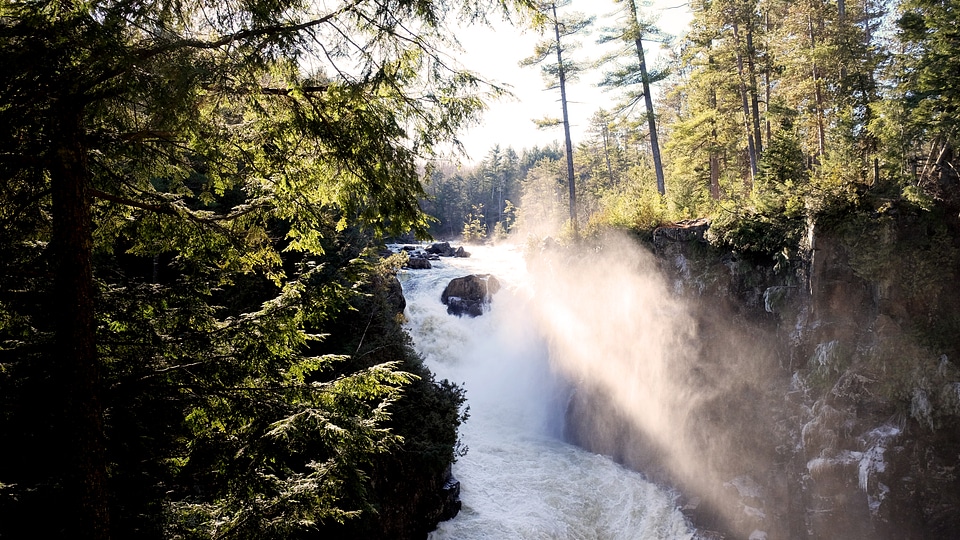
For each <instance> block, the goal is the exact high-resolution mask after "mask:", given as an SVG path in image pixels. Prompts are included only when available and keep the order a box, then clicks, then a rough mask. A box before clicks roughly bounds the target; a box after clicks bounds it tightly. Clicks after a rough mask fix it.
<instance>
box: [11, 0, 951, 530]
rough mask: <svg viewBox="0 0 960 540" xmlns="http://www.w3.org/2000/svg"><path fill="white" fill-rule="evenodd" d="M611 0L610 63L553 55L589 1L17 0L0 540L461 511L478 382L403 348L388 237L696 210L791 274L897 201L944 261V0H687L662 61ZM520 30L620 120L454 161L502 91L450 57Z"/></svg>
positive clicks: (638, 20)
mask: <svg viewBox="0 0 960 540" xmlns="http://www.w3.org/2000/svg"><path fill="white" fill-rule="evenodd" d="M618 5H619V6H621V7H622V8H623V9H624V11H623V13H622V14H621V16H620V18H619V19H618V20H617V26H616V27H615V28H612V29H609V30H605V32H604V37H602V38H601V39H603V40H606V41H607V42H610V43H615V44H621V45H622V47H623V48H622V50H621V51H620V52H619V53H615V54H613V55H611V56H610V57H608V58H605V59H604V61H603V62H602V63H599V64H597V65H593V64H591V63H589V62H587V61H586V59H579V60H580V61H579V62H575V63H574V62H571V59H570V58H569V57H568V58H567V60H566V63H565V61H564V60H563V58H562V56H561V53H562V52H563V51H566V50H568V43H569V41H568V40H584V39H594V38H593V37H587V36H585V35H583V36H580V35H577V32H573V33H570V34H567V33H562V32H561V31H560V29H561V27H562V28H566V29H570V28H577V29H580V28H586V27H587V25H588V23H589V21H588V20H587V19H584V18H578V19H576V20H577V21H579V22H578V23H577V24H571V23H569V21H570V20H572V19H567V18H565V19H561V18H559V17H571V16H572V15H569V14H568V15H561V16H559V17H558V15H557V8H558V7H559V8H561V9H560V11H561V14H562V13H563V12H564V11H565V10H566V9H568V8H570V7H576V4H575V3H574V4H573V5H572V6H563V5H555V4H553V3H546V4H544V3H537V2H532V1H529V0H511V1H508V0H497V1H494V0H489V1H488V0H457V1H431V0H352V1H344V2H320V3H317V2H301V1H298V0H280V1H262V0H245V1H243V2H229V1H224V0H184V1H175V2H157V3H142V2H129V1H125V0H120V1H115V0H104V1H93V2H79V1H71V0H65V1H48V0H30V1H18V0H2V4H0V6H2V7H0V44H2V47H0V64H2V65H3V66H4V67H3V69H2V70H0V123H2V125H3V135H2V136H0V177H2V183H0V249H2V251H3V257H0V441H3V444H2V450H0V536H2V537H9V538H20V537H37V538H40V537H43V538H54V537H62V538H110V537H114V538H130V537H137V538H214V537H216V538H319V537H323V538H338V537H343V538H358V537H364V538H381V537H382V538H408V537H422V536H423V535H424V534H425V533H426V531H428V530H429V529H430V528H431V527H432V526H433V525H434V524H435V523H436V521H437V520H439V519H442V518H443V517H448V516H449V510H450V509H449V508H446V507H445V506H444V505H445V501H444V500H443V495H442V486H443V482H444V479H445V475H446V474H447V472H446V471H447V470H448V467H449V465H450V464H451V462H452V461H453V460H454V458H455V456H456V452H457V451H458V447H457V427H458V425H459V424H460V422H462V421H463V420H464V419H465V417H466V413H465V409H464V407H463V405H464V399H465V398H464V393H463V390H462V389H461V388H459V387H458V386H457V385H455V384H451V383H450V382H448V381H436V380H434V378H433V376H432V375H431V374H430V373H429V371H428V370H427V369H426V368H425V367H424V366H423V365H422V361H421V359H420V358H418V357H417V355H416V353H415V352H414V351H413V348H412V346H411V344H410V341H409V338H408V337H407V336H406V335H405V334H404V332H403V329H402V327H401V322H402V311H403V300H402V296H401V295H400V294H399V291H398V288H399V284H398V283H397V281H396V279H395V272H396V269H397V268H398V267H399V266H400V265H401V264H402V256H400V257H397V256H394V257H390V256H385V255H384V254H383V252H382V249H381V248H382V245H383V240H384V238H386V237H388V236H390V235H402V234H409V233H412V234H414V235H416V236H419V237H422V238H425V237H427V236H428V235H430V234H432V235H433V236H435V237H454V236H460V237H462V238H464V239H465V240H469V241H483V240H485V239H499V238H504V237H506V236H508V235H509V234H511V233H514V232H517V231H520V232H522V233H523V234H525V235H528V236H526V238H533V239H535V240H539V239H541V238H543V237H546V236H555V237H557V238H559V239H561V241H564V242H571V243H573V242H576V241H577V240H578V239H580V238H582V237H588V238H589V237H590V236H591V235H595V234H598V233H600V232H602V231H604V230H607V229H609V228H617V229H626V230H629V231H633V232H636V233H645V232H649V231H652V230H653V229H654V228H655V227H657V226H660V225H663V224H667V223H672V222H677V221H681V220H684V219H689V218H700V217H706V218H710V220H711V223H712V225H711V235H713V238H714V240H715V242H716V243H717V244H719V245H723V246H725V247H726V248H729V249H733V250H736V251H737V252H738V253H740V254H743V255H744V256H746V257H755V258H757V259H762V260H764V261H767V262H769V263H771V264H774V265H780V266H785V265H788V264H790V263H791V261H793V260H795V259H796V257H797V256H798V251H799V249H800V246H801V243H802V240H803V237H804V234H805V231H807V230H808V227H809V225H810V224H811V223H824V222H830V223H833V224H837V223H839V222H843V223H847V224H849V226H850V227H854V228H858V227H862V228H867V229H870V228H871V227H874V226H875V225H876V224H878V223H880V224H882V223H883V222H884V221H883V220H884V219H885V218H886V217H888V216H891V215H894V214H897V213H900V214H903V213H909V214H911V215H921V216H925V217H924V218H923V220H922V222H923V223H924V226H925V227H927V229H928V233H929V234H926V235H925V238H928V239H929V242H928V243H929V245H925V246H921V247H922V249H923V250H924V252H925V253H938V254H940V255H941V256H942V257H941V259H942V262H943V263H944V264H947V265H951V264H953V265H955V264H956V261H957V255H956V252H955V248H954V244H953V242H952V240H951V239H950V238H951V236H950V234H948V230H954V231H955V230H956V226H957V220H958V210H960V173H958V171H957V168H956V167H957V164H958V156H957V154H956V143H957V140H958V138H960V131H958V129H957V116H958V114H960V93H958V92H960V80H957V78H958V77H960V55H958V54H957V51H960V30H958V27H960V25H958V20H957V19H958V17H960V15H958V13H960V9H958V8H960V4H957V2H956V1H955V0H947V1H944V2H931V1H927V0H903V1H902V2H899V3H884V2H880V1H874V0H864V1H859V0H858V1H847V0H838V1H837V2H827V1H822V0H801V1H799V2H784V1H779V0H769V1H767V0H764V1H759V2H758V1H744V0H713V1H703V0H696V1H694V2H692V3H691V5H690V9H691V10H692V13H693V20H692V24H691V28H690V31H689V34H688V35H686V36H685V37H683V39H680V40H677V41H675V42H673V43H672V44H671V49H670V53H669V54H668V55H667V57H668V58H669V60H668V61H660V62H658V65H657V66H648V65H647V63H646V60H645V51H644V49H645V47H650V46H653V45H654V44H656V43H658V42H663V41H664V39H665V37H664V36H663V34H662V33H661V32H659V31H658V30H657V28H656V25H655V24H654V22H655V21H652V20H651V16H652V15H653V14H652V13H645V12H644V11H643V9H644V8H643V6H642V5H641V6H637V5H636V4H635V3H634V2H633V0H625V1H620V2H618ZM638 8H639V10H638ZM501 20H507V21H509V22H511V23H514V24H535V25H541V26H542V27H543V28H544V34H543V35H544V36H545V38H546V44H545V45H544V47H543V48H542V49H540V48H538V51H531V53H534V56H535V57H537V58H539V60H538V62H539V61H542V62H546V63H543V64H540V66H541V68H542V70H543V73H544V75H545V79H547V84H548V85H549V86H551V87H552V86H556V87H557V88H558V89H561V90H562V89H563V88H562V87H563V85H564V80H565V77H567V76H573V75H575V74H576V73H577V72H582V71H583V70H587V69H598V70H606V71H607V76H606V77H605V79H604V81H605V84H607V85H609V86H611V87H613V88H614V91H613V92H612V93H611V102H610V103H609V104H603V106H602V107H601V108H599V109H598V110H597V111H596V113H595V114H594V116H593V119H592V121H591V126H590V129H589V130H588V131H587V135H586V136H585V137H583V140H574V141H572V142H573V143H575V144H573V145H571V141H570V138H569V136H568V137H567V141H566V143H567V144H565V145H564V146H561V145H560V144H556V145H550V146H547V147H544V148H540V147H534V148H528V149H521V150H519V151H517V150H514V149H512V148H500V147H494V148H492V149H490V150H489V151H488V152H487V153H486V154H485V156H484V158H483V160H482V161H481V162H480V163H479V164H478V165H476V166H474V167H471V168H465V169H462V170H454V169H452V168H450V167H445V166H443V163H445V161H444V160H443V159H442V158H444V155H443V152H444V151H445V149H446V148H448V146H447V145H448V144H449V143H451V142H452V143H453V145H454V147H456V140H457V133H458V131H459V130H460V129H461V128H462V127H464V126H466V125H469V124H470V123H471V122H475V121H477V120H478V119H479V118H480V115H481V114H482V111H483V108H484V106H485V104H486V103H487V102H489V100H492V99H496V98H497V97H498V96H500V95H502V94H503V89H502V88H501V87H498V86H496V85H491V84H489V83H487V82H484V81H483V80H481V79H480V78H478V76H477V75H476V74H474V73H472V72H470V71H468V70H467V69H465V68H463V67H460V66H457V65H455V63H453V62H451V60H450V57H449V55H448V54H446V53H445V52H444V51H447V50H449V49H450V48H455V47H456V39H455V36H454V35H453V31H452V29H453V28H454V24H455V23H460V24H468V23H474V24H486V23H490V22H491V21H501ZM581 23H582V24H581ZM551 36H555V41H554V42H552V43H551V42H550V40H551V39H552V38H551ZM570 50H572V49H570ZM550 54H555V56H556V57H557V62H556V63H554V62H553V61H552V57H551V56H550ZM533 63H537V62H533ZM468 67H469V66H468ZM551 77H556V78H557V81H556V83H554V82H551ZM654 97H656V99H654ZM566 99H567V98H566V97H564V98H563V101H564V105H565V100H566ZM571 99H573V98H572V97H571ZM559 112H560V111H559V110H558V114H559ZM558 122H560V123H566V118H564V119H563V120H562V121H558ZM548 123H550V122H545V124H548ZM571 216H572V219H571ZM951 228H952V229H951ZM873 230H874V231H875V232H876V233H877V234H880V233H881V232H882V231H883V230H884V229H883V228H881V227H875V228H874V229H873ZM928 270H930V271H931V272H936V268H930V269H928ZM941 337H942V336H941ZM931 339H933V338H931ZM945 347H947V349H949V352H950V353H951V355H952V354H953V353H955V352H956V351H955V350H954V349H950V347H955V344H953V345H950V344H947V345H945Z"/></svg>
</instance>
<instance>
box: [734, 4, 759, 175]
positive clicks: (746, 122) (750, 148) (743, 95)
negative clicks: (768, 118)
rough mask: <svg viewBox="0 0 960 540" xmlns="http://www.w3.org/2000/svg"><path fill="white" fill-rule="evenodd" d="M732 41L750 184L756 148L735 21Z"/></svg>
mask: <svg viewBox="0 0 960 540" xmlns="http://www.w3.org/2000/svg"><path fill="white" fill-rule="evenodd" d="M733 41H734V43H733V44H734V47H735V48H736V51H737V74H738V75H739V79H740V100H741V102H742V106H743V128H744V131H745V133H746V136H747V156H748V159H749V161H750V184H751V185H752V184H753V181H754V179H756V177H757V149H756V147H755V146H754V144H753V134H752V130H751V129H750V124H751V121H750V103H749V100H748V98H747V82H746V80H745V78H744V73H743V71H744V70H743V53H741V52H740V30H739V27H738V26H737V23H733Z"/></svg>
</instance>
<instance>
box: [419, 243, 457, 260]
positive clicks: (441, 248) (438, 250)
mask: <svg viewBox="0 0 960 540" xmlns="http://www.w3.org/2000/svg"><path fill="white" fill-rule="evenodd" d="M426 251H427V253H430V254H432V255H440V256H441V257H453V255H454V253H456V250H455V249H454V248H452V247H450V242H436V243H433V244H430V246H429V247H427V249H426Z"/></svg>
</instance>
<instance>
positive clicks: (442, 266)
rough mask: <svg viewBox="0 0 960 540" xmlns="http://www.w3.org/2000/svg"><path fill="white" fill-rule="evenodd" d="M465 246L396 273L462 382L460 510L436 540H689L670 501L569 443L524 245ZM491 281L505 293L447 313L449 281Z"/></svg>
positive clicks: (429, 340) (435, 347)
mask: <svg viewBox="0 0 960 540" xmlns="http://www.w3.org/2000/svg"><path fill="white" fill-rule="evenodd" d="M468 249H469V250H470V251H471V252H472V253H473V256H472V257H470V258H465V259H454V258H444V259H442V260H441V261H434V267H433V269H430V270H407V271H404V272H402V273H401V276H400V279H401V283H402V285H403V289H404V296H405V297H406V299H407V308H406V312H405V315H406V318H407V323H406V326H407V329H408V331H409V332H410V334H411V336H412V337H413V340H414V345H415V347H416V348H417V350H418V352H419V353H420V354H421V355H422V356H423V357H424V359H425V361H426V363H427V365H428V366H429V367H430V368H431V369H432V370H433V371H434V372H435V373H436V374H437V377H438V379H449V380H451V381H453V382H456V383H460V384H462V385H463V387H464V388H465V389H466V392H467V404H468V406H469V414H470V418H469V420H468V421H467V422H466V423H465V424H464V425H463V426H462V427H461V431H460V433H461V439H462V444H463V445H464V447H465V448H466V449H467V452H466V454H465V455H463V456H462V457H460V458H458V460H457V462H456V463H455V464H454V467H453V472H454V475H455V476H456V477H457V478H458V479H459V480H460V481H461V484H462V492H461V500H462V501H463V509H462V510H461V512H460V514H459V515H458V516H457V517H456V518H454V519H452V520H450V521H447V522H444V523H441V524H440V526H439V528H438V529H437V530H436V531H435V532H433V533H431V535H430V537H429V538H430V539H431V540H441V539H451V540H453V539H456V540H470V539H481V538H482V539H557V540H563V539H571V540H572V539H595V540H602V539H610V540H614V539H616V540H624V539H647V540H652V539H664V540H666V539H677V540H681V539H691V538H693V534H694V533H693V529H692V528H691V527H690V525H689V523H688V522H687V520H686V519H685V517H684V516H683V514H682V513H681V512H680V511H679V510H678V509H677V506H676V494H675V493H672V492H670V491H668V490H666V489H663V488H661V487H659V486H657V485H655V484H653V483H651V482H648V481H647V480H645V479H644V477H643V476H642V475H641V474H639V473H637V472H633V471H630V470H627V469H625V468H623V467H621V466H620V465H618V464H617V463H615V462H613V461H612V460H611V459H609V458H607V457H605V456H600V455H596V454H593V453H590V452H586V451H584V450H582V449H580V448H578V447H576V446H573V445H571V444H568V443H566V442H564V440H563V425H564V418H563V412H564V409H565V406H566V402H567V398H568V396H569V393H570V391H571V389H570V384H569V383H568V382H567V381H566V380H565V377H564V376H563V375H561V374H560V371H559V370H558V368H557V366H556V365H554V364H555V363H553V362H551V358H550V355H549V354H548V352H547V350H548V347H547V342H546V339H547V338H546V337H545V336H544V335H543V332H541V331H540V329H539V327H538V326H539V324H538V320H539V319H540V317H537V316H535V315H534V313H535V311H534V310H533V309H532V307H533V302H534V301H535V300H534V299H535V298H536V283H534V282H533V280H532V279H531V278H530V275H529V274H528V273H527V271H526V266H525V263H524V260H523V257H522V256H521V254H520V252H519V250H518V249H517V248H515V247H512V246H496V247H487V246H480V247H469V248H468ZM486 273H489V274H493V275H495V276H496V277H497V278H498V279H499V280H500V282H501V284H502V285H503V288H502V289H501V290H500V291H499V292H498V293H497V294H496V295H495V296H494V298H493V301H492V303H491V305H490V308H489V310H488V311H487V312H486V313H485V314H484V315H483V316H481V317H478V318H475V319H474V318H469V317H463V318H458V317H455V316H452V315H448V314H447V313H446V307H445V306H444V305H443V304H441V303H440V295H441V292H442V291H443V288H444V287H445V286H446V284H447V283H448V282H449V281H450V279H452V278H454V277H460V276H465V275H468V274H486Z"/></svg>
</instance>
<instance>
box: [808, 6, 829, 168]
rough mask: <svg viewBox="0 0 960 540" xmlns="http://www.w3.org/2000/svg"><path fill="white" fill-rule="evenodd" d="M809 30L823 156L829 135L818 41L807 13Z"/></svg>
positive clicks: (820, 151)
mask: <svg viewBox="0 0 960 540" xmlns="http://www.w3.org/2000/svg"><path fill="white" fill-rule="evenodd" d="M807 30H808V31H809V33H810V53H811V55H812V56H813V61H812V62H811V67H810V69H811V71H812V75H813V99H814V103H815V104H816V111H815V114H816V119H817V156H823V154H824V152H826V146H827V136H826V133H825V130H826V128H825V126H824V120H823V91H822V90H821V89H820V72H819V70H818V68H817V60H816V49H817V41H816V36H815V35H814V33H813V16H812V15H807Z"/></svg>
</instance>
